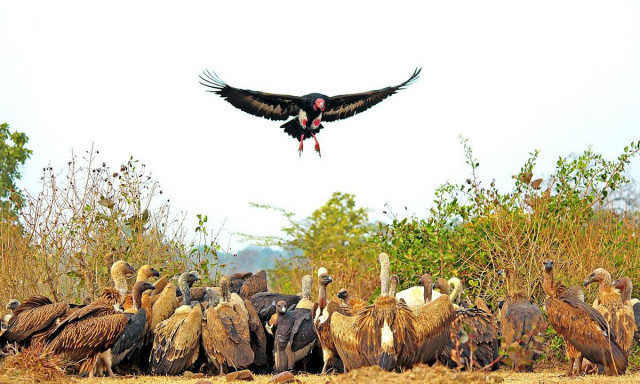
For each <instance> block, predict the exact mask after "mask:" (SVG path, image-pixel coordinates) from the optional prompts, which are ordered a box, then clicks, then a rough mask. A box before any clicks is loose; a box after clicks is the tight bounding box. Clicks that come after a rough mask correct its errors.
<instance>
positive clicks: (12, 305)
mask: <svg viewBox="0 0 640 384" xmlns="http://www.w3.org/2000/svg"><path fill="white" fill-rule="evenodd" d="M19 305H20V302H19V301H18V300H16V299H11V300H9V302H8V303H7V306H6V307H5V308H6V309H7V311H9V313H7V314H6V315H4V316H2V329H7V324H9V320H11V317H12V316H13V311H15V309H16V308H18V306H19Z"/></svg>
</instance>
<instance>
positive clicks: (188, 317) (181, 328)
mask: <svg viewBox="0 0 640 384" xmlns="http://www.w3.org/2000/svg"><path fill="white" fill-rule="evenodd" d="M174 292H175V291H174ZM186 292H188V290H187V291H186ZM187 295H188V294H187ZM201 332H202V307H201V306H200V304H197V305H195V306H194V307H193V308H192V307H191V306H189V305H183V306H181V307H179V308H178V309H176V311H175V312H174V314H173V315H172V316H171V317H170V318H168V319H167V320H164V321H163V322H161V323H160V324H158V325H157V326H156V328H155V329H154V333H155V336H154V339H153V349H152V351H151V356H150V361H149V369H150V372H151V374H153V375H177V374H179V373H181V372H183V371H185V370H187V369H189V368H190V367H191V366H192V365H193V364H194V363H195V362H196V360H197V359H198V353H199V350H200V335H201Z"/></svg>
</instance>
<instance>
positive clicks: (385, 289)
mask: <svg viewBox="0 0 640 384" xmlns="http://www.w3.org/2000/svg"><path fill="white" fill-rule="evenodd" d="M378 261H379V262H380V282H381V290H380V296H378V297H377V298H376V299H375V301H374V302H373V304H372V305H369V306H367V307H365V308H364V309H363V310H362V311H360V312H359V313H358V314H357V315H355V316H352V317H350V316H345V315H342V314H340V313H338V312H334V313H333V314H332V315H331V337H332V338H333V341H334V344H335V347H336V350H337V351H338V355H339V356H340V358H341V360H342V362H343V363H344V368H345V372H346V371H350V370H353V369H357V368H360V367H363V366H369V365H378V366H380V367H381V368H383V369H386V370H388V371H390V370H394V369H396V368H399V369H404V368H410V367H411V366H412V365H413V362H414V361H415V358H416V351H417V340H416V330H415V328H414V327H415V324H414V323H415V320H414V314H413V313H412V312H411V310H410V309H409V307H408V306H406V305H405V304H402V303H399V302H397V301H396V299H395V298H394V297H390V296H389V256H388V255H387V254H386V253H381V254H380V255H378Z"/></svg>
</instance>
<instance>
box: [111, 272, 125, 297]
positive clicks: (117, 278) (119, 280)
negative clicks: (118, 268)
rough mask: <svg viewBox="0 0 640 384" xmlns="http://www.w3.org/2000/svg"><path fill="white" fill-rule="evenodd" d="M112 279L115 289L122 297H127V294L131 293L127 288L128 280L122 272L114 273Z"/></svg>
mask: <svg viewBox="0 0 640 384" xmlns="http://www.w3.org/2000/svg"><path fill="white" fill-rule="evenodd" d="M112 277H113V285H114V286H115V288H116V289H117V290H118V292H120V294H122V296H126V295H127V293H129V289H128V288H127V278H126V277H124V275H123V274H121V273H120V272H116V273H113V274H112Z"/></svg>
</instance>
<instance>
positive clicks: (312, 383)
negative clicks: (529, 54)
mask: <svg viewBox="0 0 640 384" xmlns="http://www.w3.org/2000/svg"><path fill="white" fill-rule="evenodd" d="M562 373H563V372H561V371H560V370H542V371H540V372H536V373H512V372H510V371H508V370H504V369H501V370H499V371H498V372H492V373H485V372H473V373H468V372H455V371H451V370H447V369H445V368H429V367H416V368H414V369H412V370H411V371H408V372H404V373H402V374H396V373H388V372H383V371H381V370H380V369H378V368H373V367H369V368H364V369H361V370H356V371H354V372H351V373H349V374H346V375H329V376H320V375H298V376H296V378H298V379H299V380H300V382H301V383H308V384H352V383H353V384H355V383H366V384H374V383H384V384H396V383H425V382H428V383H434V384H439V383H447V384H448V383H531V384H547V383H573V384H583V383H584V384H600V383H640V372H638V373H633V374H629V375H625V376H620V377H604V376H587V377H574V378H567V377H562V376H561V375H562ZM255 378H256V380H255V381H254V383H256V384H263V383H271V379H272V378H273V376H272V375H255ZM203 380H206V381H210V382H211V383H213V384H220V383H226V382H227V381H226V380H225V378H224V377H204V378H197V379H194V378H191V377H184V376H174V377H162V376H156V377H154V376H141V377H116V378H95V379H79V378H76V377H71V376H66V377H64V379H60V380H56V381H54V382H53V383H78V384H89V383H99V384H100V383H101V384H143V383H149V384H173V383H176V384H196V383H198V382H200V383H198V384H204V382H202V381H203ZM30 382H36V381H33V380H30V379H29V378H27V377H16V376H14V375H12V376H7V375H2V376H0V383H2V384H4V383H7V384H8V383H30ZM236 383H240V382H239V381H236Z"/></svg>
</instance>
